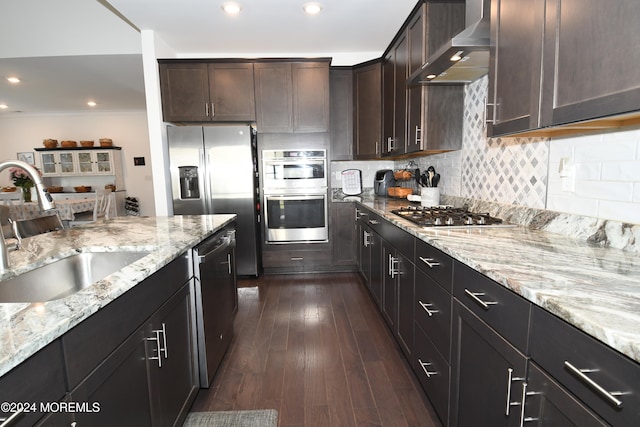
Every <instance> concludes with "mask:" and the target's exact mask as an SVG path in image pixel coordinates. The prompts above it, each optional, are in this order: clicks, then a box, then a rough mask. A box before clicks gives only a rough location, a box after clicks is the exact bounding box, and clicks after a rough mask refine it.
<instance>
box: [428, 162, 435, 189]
mask: <svg viewBox="0 0 640 427" xmlns="http://www.w3.org/2000/svg"><path fill="white" fill-rule="evenodd" d="M435 174H436V169H435V168H434V167H433V166H429V167H428V168H427V187H433V186H434V185H433V177H434V176H435Z"/></svg>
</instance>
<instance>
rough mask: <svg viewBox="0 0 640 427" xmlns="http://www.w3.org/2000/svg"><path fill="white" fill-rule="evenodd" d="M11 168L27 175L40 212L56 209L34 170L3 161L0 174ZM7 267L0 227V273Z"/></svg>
mask: <svg viewBox="0 0 640 427" xmlns="http://www.w3.org/2000/svg"><path fill="white" fill-rule="evenodd" d="M11 167H16V168H22V169H23V170H24V171H25V172H26V173H27V175H29V177H30V178H31V180H32V181H33V183H34V186H35V188H36V195H37V196H38V205H39V206H40V210H42V211H48V210H50V209H54V208H55V207H56V205H55V203H53V198H52V197H51V194H49V192H48V191H47V189H46V188H45V186H44V184H43V183H42V179H40V174H39V173H38V171H37V170H36V168H34V167H33V166H31V165H30V164H28V163H25V162H22V161H20V160H5V161H3V162H0V172H1V171H3V170H5V169H6V168H11ZM8 267H9V254H8V248H7V242H6V241H5V240H4V233H2V227H0V272H3V271H5V270H6V269H7V268H8Z"/></svg>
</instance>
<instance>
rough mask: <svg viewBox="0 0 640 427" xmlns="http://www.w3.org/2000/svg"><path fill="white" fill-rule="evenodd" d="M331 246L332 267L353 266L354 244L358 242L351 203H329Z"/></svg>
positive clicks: (353, 208) (354, 262)
mask: <svg viewBox="0 0 640 427" xmlns="http://www.w3.org/2000/svg"><path fill="white" fill-rule="evenodd" d="M329 206H330V207H331V221H332V224H333V225H332V226H331V242H332V243H331V245H332V252H333V265H336V266H345V267H347V266H354V265H355V264H356V260H355V253H356V251H355V249H356V247H355V243H357V242H358V239H357V236H356V229H355V227H354V223H353V220H352V218H353V217H354V215H355V207H354V205H353V203H331V204H330V205H329Z"/></svg>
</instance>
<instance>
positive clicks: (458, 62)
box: [408, 0, 491, 86]
mask: <svg viewBox="0 0 640 427" xmlns="http://www.w3.org/2000/svg"><path fill="white" fill-rule="evenodd" d="M490 8H491V2H490V0H467V1H466V6H465V26H466V27H465V29H464V30H462V31H461V32H460V33H458V34H456V35H455V36H453V38H452V39H451V40H449V41H448V42H447V43H445V45H444V46H441V47H440V48H438V49H437V50H436V51H435V52H434V53H433V54H432V55H431V56H430V57H429V58H427V61H426V62H425V63H424V64H422V67H421V69H420V70H418V71H416V72H415V73H413V74H412V75H411V76H410V77H409V82H408V83H409V85H412V86H413V85H425V84H466V83H471V82H472V81H474V80H477V79H478V78H480V77H482V76H484V75H485V74H487V73H488V71H489V43H490V38H489V33H490V30H491V29H490V22H489V14H490Z"/></svg>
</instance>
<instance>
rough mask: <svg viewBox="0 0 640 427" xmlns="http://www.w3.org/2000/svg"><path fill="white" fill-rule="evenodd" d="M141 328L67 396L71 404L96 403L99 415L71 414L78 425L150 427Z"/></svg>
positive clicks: (145, 363) (143, 330)
mask: <svg viewBox="0 0 640 427" xmlns="http://www.w3.org/2000/svg"><path fill="white" fill-rule="evenodd" d="M146 338H147V337H146V335H145V328H144V327H141V328H140V329H138V330H137V331H136V332H134V333H133V334H132V335H131V336H130V337H129V338H128V339H127V340H126V341H125V342H124V343H123V344H122V345H121V346H120V347H118V349H117V350H116V351H114V352H113V353H112V354H111V355H110V356H109V357H108V358H107V359H106V360H105V361H104V362H102V363H101V364H100V365H99V366H98V367H97V368H96V369H95V370H94V371H93V372H92V373H91V374H90V375H89V376H88V377H87V378H85V379H84V380H83V381H82V382H81V383H80V384H79V385H78V387H76V388H75V389H74V390H73V391H72V392H71V401H72V402H91V403H93V402H96V403H98V404H99V406H100V408H99V411H95V412H88V411H87V412H84V411H82V412H78V413H76V414H75V418H76V421H77V422H78V425H86V426H92V427H102V426H104V427H112V426H117V425H122V424H123V422H125V420H126V423H127V425H132V426H133V425H135V426H151V425H152V424H151V405H150V402H149V388H148V381H147V358H148V357H149V356H150V355H148V354H147V353H146V352H145V350H146V347H147V345H146Z"/></svg>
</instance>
